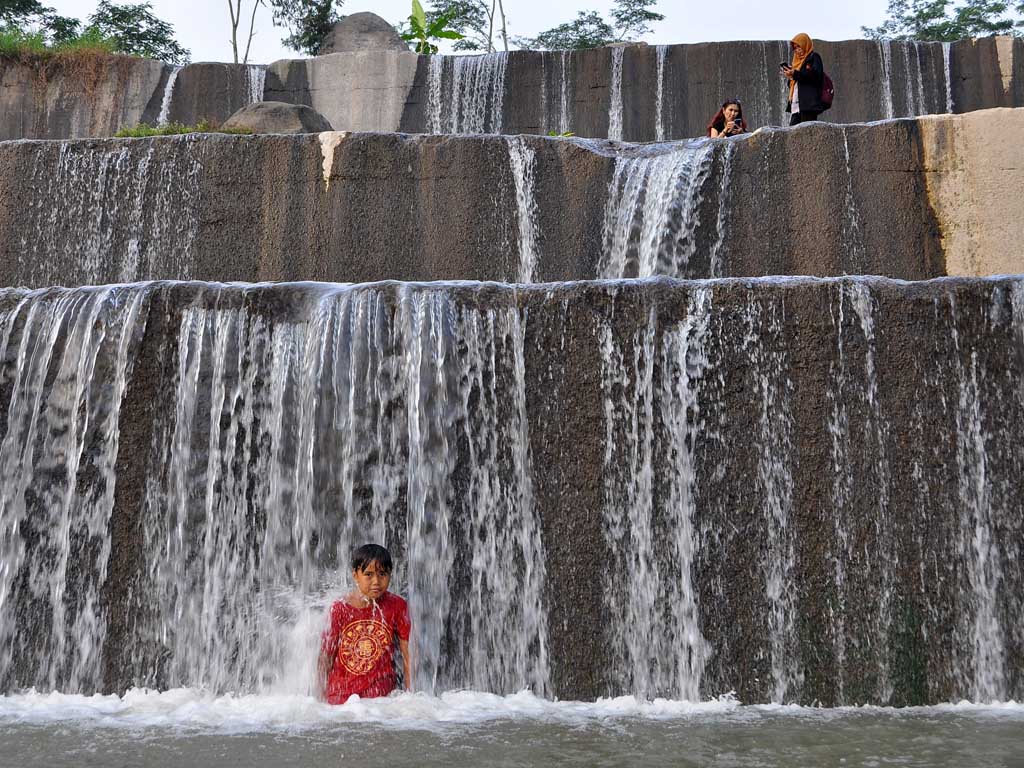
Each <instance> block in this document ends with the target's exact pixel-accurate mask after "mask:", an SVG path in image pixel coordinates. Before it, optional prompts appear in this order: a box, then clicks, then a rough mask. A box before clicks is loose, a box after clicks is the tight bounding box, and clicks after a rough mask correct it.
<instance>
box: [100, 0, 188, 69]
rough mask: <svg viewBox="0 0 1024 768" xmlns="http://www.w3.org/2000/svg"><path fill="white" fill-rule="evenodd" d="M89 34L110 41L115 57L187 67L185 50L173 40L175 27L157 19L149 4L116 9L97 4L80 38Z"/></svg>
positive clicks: (106, 0)
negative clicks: (95, 34) (136, 57)
mask: <svg viewBox="0 0 1024 768" xmlns="http://www.w3.org/2000/svg"><path fill="white" fill-rule="evenodd" d="M91 31H95V32H96V33H98V34H99V35H100V36H102V37H104V38H109V39H111V40H113V41H114V42H115V43H116V45H117V52H118V53H125V54H129V55H132V56H144V57H146V58H149V59H159V60H160V61H166V62H169V63H171V64H187V63H188V60H189V52H188V49H186V48H183V47H182V46H181V45H179V44H178V42H177V41H176V40H175V39H174V27H172V26H171V25H170V24H168V23H167V22H166V21H162V20H161V19H159V18H157V16H156V15H155V14H154V13H153V6H152V4H151V3H137V4H131V3H125V4H123V5H118V4H116V3H112V2H109V0H100V4H99V5H98V6H97V7H96V11H95V12H94V13H93V14H92V15H91V16H90V17H89V26H88V28H87V29H86V30H85V33H83V34H86V33H89V32H91Z"/></svg>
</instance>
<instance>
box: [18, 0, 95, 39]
mask: <svg viewBox="0 0 1024 768" xmlns="http://www.w3.org/2000/svg"><path fill="white" fill-rule="evenodd" d="M3 26H7V27H13V28H15V29H19V30H23V31H27V30H38V31H39V32H41V33H42V34H43V35H44V36H45V37H46V39H47V42H49V43H50V44H51V45H52V44H58V43H63V42H65V41H67V40H70V39H72V38H74V37H76V36H77V35H78V28H79V26H80V23H79V21H78V19H73V18H70V17H68V16H61V15H59V14H58V13H57V12H56V11H54V10H53V8H48V7H47V6H44V5H43V4H42V3H40V2H39V0H0V27H3Z"/></svg>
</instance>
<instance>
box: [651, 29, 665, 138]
mask: <svg viewBox="0 0 1024 768" xmlns="http://www.w3.org/2000/svg"><path fill="white" fill-rule="evenodd" d="M657 51H658V80H657V86H656V88H657V90H656V91H655V107H654V140H655V141H664V140H665V115H664V104H665V60H666V58H667V57H668V46H667V45H659V46H658V47H657Z"/></svg>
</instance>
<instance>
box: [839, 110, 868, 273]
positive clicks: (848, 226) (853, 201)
mask: <svg viewBox="0 0 1024 768" xmlns="http://www.w3.org/2000/svg"><path fill="white" fill-rule="evenodd" d="M842 131H843V161H844V165H845V170H846V198H845V200H844V205H843V242H844V243H845V244H846V246H847V249H848V253H849V261H850V264H851V265H852V266H853V269H852V270H850V271H851V272H853V273H854V274H863V273H864V271H865V270H864V269H862V267H863V265H864V264H865V259H866V253H865V248H864V234H863V232H862V228H861V221H860V213H859V211H858V209H857V198H856V197H855V196H854V194H853V168H852V167H851V164H850V140H849V136H848V134H847V131H846V128H845V127H844V128H843V129H842Z"/></svg>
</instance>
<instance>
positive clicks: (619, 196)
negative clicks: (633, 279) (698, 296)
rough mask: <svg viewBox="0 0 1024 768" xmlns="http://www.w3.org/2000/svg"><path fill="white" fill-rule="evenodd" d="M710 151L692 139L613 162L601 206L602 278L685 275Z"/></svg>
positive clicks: (693, 244) (691, 249)
mask: <svg viewBox="0 0 1024 768" xmlns="http://www.w3.org/2000/svg"><path fill="white" fill-rule="evenodd" d="M712 147H713V145H712V144H711V143H709V142H707V141H705V140H697V141H694V142H691V143H689V144H686V145H682V146H678V147H673V148H672V150H671V151H669V152H665V151H663V150H657V151H658V154H637V155H632V156H623V155H620V156H619V157H618V158H617V159H616V161H615V172H614V174H613V175H612V181H611V184H610V186H609V188H608V200H607V203H606V204H605V216H604V230H603V242H604V248H603V253H602V255H601V261H600V264H599V266H598V273H599V274H600V275H601V276H602V277H626V276H628V275H632V274H637V275H638V276H640V277H647V276H649V275H671V276H676V277H681V276H683V275H684V274H685V271H686V267H687V264H688V263H689V260H690V257H691V256H692V255H693V254H694V252H695V250H696V242H695V235H696V230H697V226H698V225H699V224H700V214H699V207H700V204H701V202H702V200H703V188H704V183H705V182H706V180H707V178H708V175H709V174H710V171H711V164H712V163H711V161H712V157H713V155H712Z"/></svg>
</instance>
